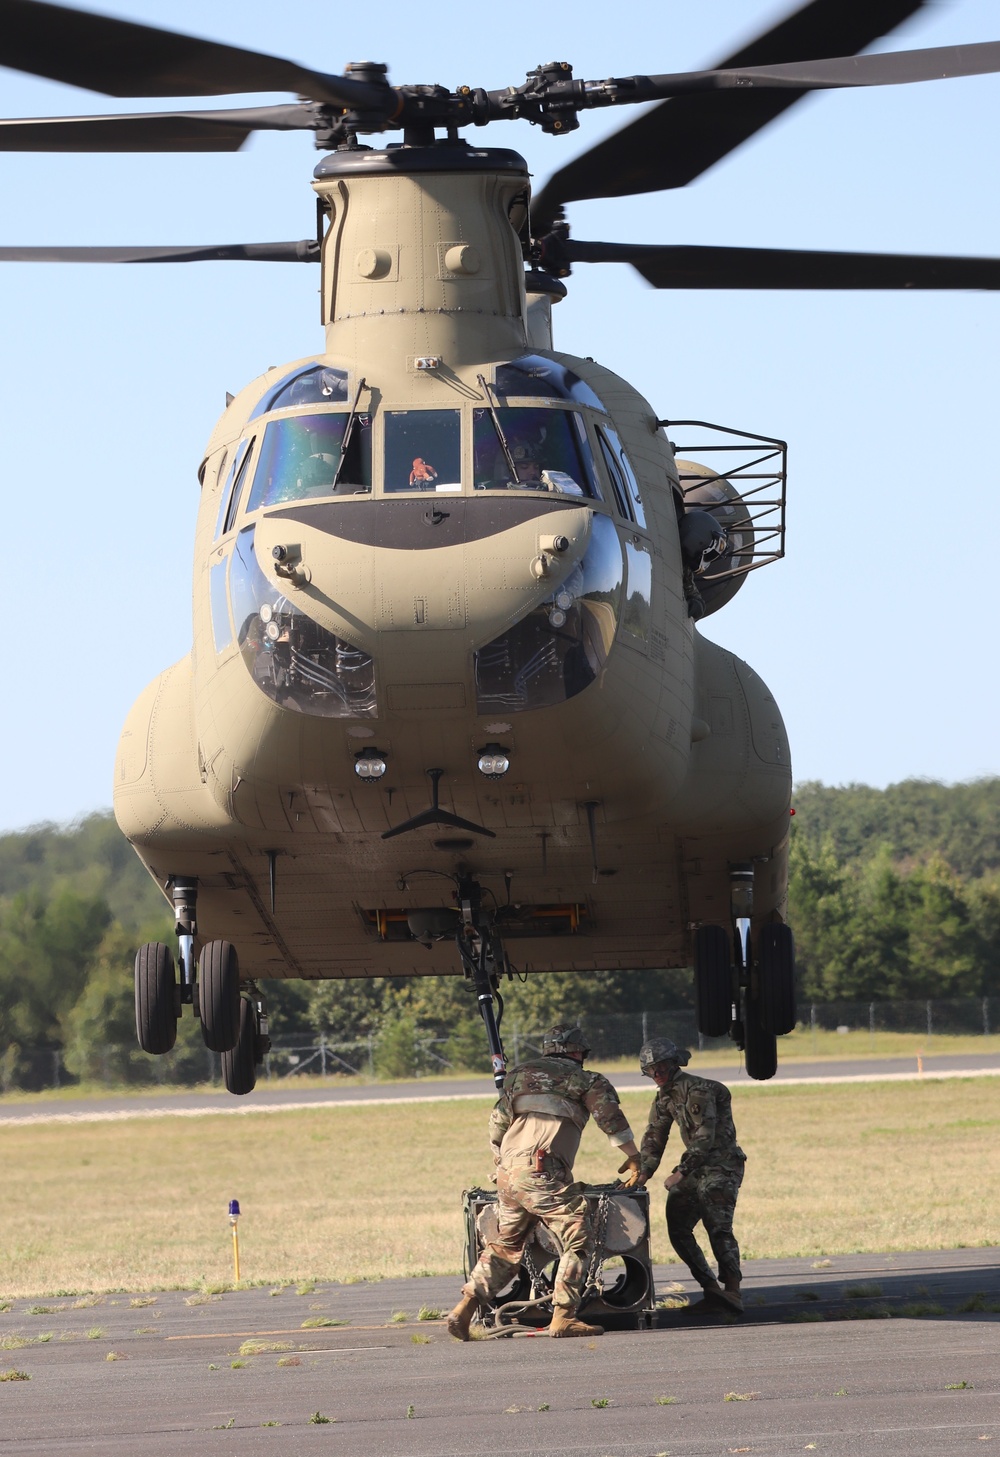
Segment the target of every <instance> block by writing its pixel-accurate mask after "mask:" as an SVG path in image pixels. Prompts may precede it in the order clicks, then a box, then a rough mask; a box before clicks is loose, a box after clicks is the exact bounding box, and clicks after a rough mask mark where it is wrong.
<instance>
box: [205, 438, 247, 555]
mask: <svg viewBox="0 0 1000 1457" xmlns="http://www.w3.org/2000/svg"><path fill="white" fill-rule="evenodd" d="M249 449H250V441H249V440H241V441H240V443H239V445H238V446H237V447H236V452H235V454H234V455H233V463H232V465H231V466H230V467H229V474H228V475H227V476H226V484H225V485H224V486H223V488H222V493H221V495H220V496H219V514H218V517H217V518H216V522H215V535H214V537H213V538H212V539H213V541H218V539H219V537H220V536H221V535H222V528H223V526H224V525H225V523H226V518H227V517H228V515H229V503H230V501H231V500H232V498H233V481H234V480H235V479H236V476H237V475H238V474H239V470H240V467H241V466H242V465H243V462H244V460H245V459H246V457H247V452H248V451H249Z"/></svg>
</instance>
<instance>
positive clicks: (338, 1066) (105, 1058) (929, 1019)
mask: <svg viewBox="0 0 1000 1457" xmlns="http://www.w3.org/2000/svg"><path fill="white" fill-rule="evenodd" d="M799 1018H800V1020H799V1026H798V1029H797V1034H793V1035H797V1039H798V1047H797V1050H798V1051H799V1053H800V1054H806V1055H808V1053H809V1051H810V1046H811V1044H812V1045H813V1046H815V1044H816V1042H817V1041H818V1037H819V1035H820V1034H825V1033H830V1032H833V1033H841V1034H847V1033H867V1034H868V1038H867V1039H859V1038H857V1037H855V1038H854V1039H853V1040H852V1042H851V1044H850V1050H851V1051H852V1053H864V1052H865V1051H867V1050H868V1046H870V1048H871V1050H873V1051H874V1050H875V1043H876V1039H877V1037H878V1034H879V1033H882V1032H889V1033H907V1034H912V1035H916V1036H919V1037H920V1038H921V1044H922V1049H923V1051H924V1052H925V1053H930V1052H932V1051H933V1045H934V1039H935V1038H936V1037H945V1036H964V1037H968V1036H976V1037H979V1036H982V1037H991V1036H994V1035H996V1034H998V1033H1000V997H964V998H956V999H954V1000H944V999H940V998H936V999H931V1000H922V1001H894V1002H817V1003H812V1004H806V1005H805V1006H800V1008H799ZM181 1026H182V1028H184V1029H186V1035H185V1036H184V1037H183V1038H181V1037H179V1038H178V1046H177V1047H176V1048H175V1049H174V1051H173V1052H170V1053H167V1054H166V1055H165V1056H163V1057H149V1056H147V1055H146V1054H145V1053H143V1052H140V1051H139V1050H138V1049H137V1048H136V1047H135V1046H134V1045H129V1046H123V1045H121V1044H111V1043H109V1044H107V1045H106V1046H100V1047H96V1048H94V1049H92V1051H91V1052H90V1054H89V1055H88V1059H87V1062H88V1074H87V1077H86V1078H85V1079H82V1080H81V1078H80V1077H78V1076H76V1075H74V1074H73V1073H71V1072H70V1071H69V1070H68V1069H67V1067H66V1062H65V1058H64V1054H63V1051H62V1049H60V1048H57V1047H52V1048H22V1047H18V1046H16V1045H14V1044H12V1045H11V1046H9V1047H7V1048H6V1049H5V1050H3V1051H0V1094H2V1093H7V1092H13V1091H41V1090H43V1089H50V1088H66V1087H72V1086H74V1085H77V1084H79V1083H80V1082H81V1081H85V1082H86V1083H88V1084H97V1085H103V1086H105V1087H119V1086H122V1085H131V1086H136V1085H139V1086H142V1085H145V1086H148V1087H159V1086H176V1087H192V1086H195V1085H197V1084H204V1083H206V1082H207V1083H211V1084H213V1085H221V1082H222V1066H221V1059H220V1058H219V1056H218V1054H217V1053H213V1052H209V1051H208V1049H207V1048H206V1047H205V1046H204V1045H203V1044H202V1043H201V1041H200V1037H199V1036H198V1032H197V1028H196V1027H195V1026H194V1025H193V1023H190V1022H182V1024H181ZM501 1030H502V1032H503V1036H504V1045H505V1047H506V1049H507V1055H508V1058H509V1059H510V1060H511V1061H512V1062H518V1061H520V1060H521V1059H522V1058H525V1057H533V1056H536V1055H537V1054H538V1053H539V1052H540V1051H541V1041H542V1036H543V1033H544V1029H540V1028H525V1027H523V1026H521V1025H519V1024H518V1023H517V1022H516V1021H515V1020H514V1019H513V1018H508V1019H507V1020H506V1021H505V1022H504V1024H503V1027H502V1029H501ZM586 1032H587V1037H588V1040H589V1042H590V1046H591V1061H592V1062H593V1063H597V1064H600V1063H609V1062H617V1061H620V1060H623V1059H634V1058H635V1056H636V1054H637V1052H638V1050H639V1047H640V1046H641V1044H642V1043H643V1042H645V1041H646V1039H647V1038H648V1037H653V1036H657V1037H669V1038H671V1039H672V1040H673V1041H674V1042H676V1043H677V1044H678V1045H679V1046H682V1047H691V1048H697V1049H698V1050H699V1051H704V1052H709V1053H711V1052H713V1051H716V1050H719V1051H721V1050H722V1049H729V1048H731V1047H732V1043H731V1042H730V1041H729V1039H728V1038H726V1037H715V1038H712V1037H703V1036H702V1035H701V1034H700V1033H699V1032H698V1028H697V1025H696V1022H695V1014H694V1009H693V1008H685V1007H681V1008H677V1009H676V1010H674V1011H668V1012H656V1013H652V1012H649V1013H647V1012H630V1013H618V1014H613V1015H608V1016H604V1017H593V1018H590V1019H588V1021H587V1024H586ZM810 1033H811V1034H813V1035H812V1038H810V1036H809V1034H810ZM866 1043H867V1044H868V1046H866ZM845 1050H846V1044H845ZM488 1069H489V1059H488V1056H487V1053H486V1038H485V1035H484V1034H483V1032H482V1029H481V1028H480V1027H479V1026H478V1024H475V1025H472V1026H471V1027H469V1028H466V1029H465V1031H464V1034H463V1035H462V1036H461V1037H456V1034H455V1032H454V1031H452V1032H451V1033H450V1034H449V1035H448V1036H442V1035H440V1032H439V1031H438V1030H436V1029H433V1028H425V1027H421V1026H419V1025H418V1024H416V1023H414V1022H412V1021H410V1020H408V1019H406V1018H393V1019H389V1020H388V1021H387V1022H386V1023H385V1024H384V1026H383V1027H382V1029H381V1030H380V1031H379V1032H377V1033H376V1032H373V1033H371V1034H369V1035H368V1036H366V1037H361V1038H356V1039H354V1040H353V1041H338V1040H334V1039H331V1038H328V1037H326V1036H325V1035H323V1034H322V1033H316V1032H314V1031H313V1030H312V1029H302V1030H301V1031H299V1032H286V1033H283V1034H282V1035H281V1036H278V1037H275V1038H274V1039H273V1042H272V1047H271V1051H270V1053H269V1055H268V1057H267V1058H266V1060H265V1065H264V1067H263V1069H262V1071H261V1076H262V1077H263V1078H264V1079H270V1080H271V1081H272V1082H281V1081H294V1079H296V1078H298V1077H303V1076H306V1077H308V1076H311V1075H312V1076H319V1077H327V1078H328V1077H333V1076H340V1077H346V1078H357V1079H359V1080H370V1079H376V1078H380V1077H381V1078H386V1079H388V1078H408V1077H417V1078H420V1077H424V1078H428V1077H431V1078H432V1077H434V1076H441V1075H442V1074H450V1073H455V1072H470V1073H474V1074H479V1073H485V1072H487V1071H488Z"/></svg>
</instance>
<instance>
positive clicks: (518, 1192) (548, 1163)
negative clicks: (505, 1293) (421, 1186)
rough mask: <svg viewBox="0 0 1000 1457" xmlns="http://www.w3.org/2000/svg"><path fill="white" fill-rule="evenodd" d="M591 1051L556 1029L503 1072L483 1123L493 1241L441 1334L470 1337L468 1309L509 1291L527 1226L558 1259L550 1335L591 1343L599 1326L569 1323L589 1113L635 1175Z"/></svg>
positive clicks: (628, 1138)
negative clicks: (554, 1245) (579, 1172)
mask: <svg viewBox="0 0 1000 1457" xmlns="http://www.w3.org/2000/svg"><path fill="white" fill-rule="evenodd" d="M589 1051H590V1049H589V1048H588V1046H587V1043H586V1040H585V1038H584V1035H583V1033H582V1031H581V1030H580V1028H579V1027H573V1026H569V1025H568V1024H562V1023H561V1024H559V1025H558V1026H556V1027H553V1028H552V1029H551V1030H550V1031H549V1032H548V1033H547V1034H546V1036H545V1040H544V1041H543V1043H542V1056H541V1057H536V1058H532V1059H531V1061H529V1062H522V1063H519V1064H518V1065H517V1066H516V1067H514V1068H511V1070H510V1071H509V1072H508V1074H507V1077H506V1079H505V1081H504V1085H503V1091H502V1092H501V1094H500V1097H499V1099H498V1101H497V1104H496V1106H495V1108H494V1109H493V1112H492V1113H491V1115H490V1143H491V1145H492V1147H493V1159H494V1162H495V1164H496V1166H497V1176H496V1177H497V1195H498V1202H497V1219H498V1226H499V1227H498V1229H497V1237H496V1239H495V1240H494V1241H493V1242H492V1243H491V1244H488V1245H487V1246H486V1248H485V1249H484V1250H483V1253H482V1255H481V1256H480V1259H479V1263H478V1264H477V1265H476V1267H475V1269H474V1270H473V1271H472V1274H471V1275H470V1276H469V1279H468V1282H467V1283H466V1284H465V1285H464V1286H463V1287H462V1298H461V1300H460V1301H459V1302H458V1304H457V1305H456V1306H455V1309H454V1310H453V1311H452V1312H451V1314H450V1315H449V1316H448V1330H449V1331H450V1332H451V1334H452V1335H453V1336H456V1337H457V1338H458V1339H459V1340H460V1341H467V1340H468V1339H469V1326H470V1323H471V1321H472V1317H473V1315H475V1313H476V1311H477V1309H479V1308H480V1306H481V1305H485V1304H487V1303H488V1302H490V1301H491V1300H492V1298H493V1297H494V1296H495V1295H496V1294H497V1293H498V1291H500V1290H502V1289H503V1287H504V1286H505V1285H509V1284H510V1282H511V1280H512V1279H513V1278H514V1276H515V1275H516V1273H517V1271H518V1268H519V1267H520V1264H521V1256H522V1254H523V1251H524V1246H525V1244H526V1242H527V1240H528V1236H529V1235H530V1234H531V1231H532V1229H533V1228H534V1227H535V1225H536V1224H539V1223H541V1224H544V1225H545V1227H546V1228H547V1229H550V1230H551V1231H552V1233H553V1234H554V1235H555V1236H556V1238H557V1240H558V1241H559V1244H560V1246H561V1248H562V1252H563V1253H562V1258H561V1259H560V1261H559V1266H558V1268H557V1270H556V1276H555V1285H554V1288H553V1292H552V1304H553V1307H554V1309H553V1314H552V1322H551V1324H550V1326H549V1335H550V1336H599V1335H603V1327H602V1326H598V1325H587V1324H586V1323H585V1322H584V1321H582V1320H578V1319H577V1318H576V1315H577V1311H578V1309H579V1307H580V1302H581V1300H582V1298H583V1290H584V1282H585V1281H586V1278H587V1270H588V1268H589V1265H590V1260H591V1256H592V1254H593V1249H594V1235H593V1230H592V1229H591V1224H590V1216H589V1213H588V1209H587V1200H586V1199H585V1197H584V1195H583V1192H582V1185H580V1184H577V1183H574V1182H573V1162H574V1160H575V1158H576V1154H577V1149H578V1148H579V1147H580V1135H581V1133H582V1132H583V1129H584V1127H585V1126H586V1124H587V1122H588V1121H589V1119H590V1117H591V1115H593V1118H594V1121H595V1122H596V1124H597V1126H598V1128H600V1129H601V1131H602V1132H603V1133H606V1134H607V1136H608V1138H609V1139H610V1140H611V1143H612V1144H613V1145H614V1147H615V1148H617V1149H619V1150H620V1151H621V1152H622V1153H624V1154H625V1155H627V1162H626V1164H625V1167H626V1168H628V1169H629V1170H631V1171H632V1172H633V1173H634V1174H635V1175H636V1176H638V1175H639V1173H640V1163H639V1150H638V1148H637V1147H636V1144H635V1139H634V1137H633V1134H632V1130H631V1128H630V1127H629V1125H628V1120H627V1119H626V1117H625V1114H624V1113H623V1112H622V1110H621V1106H620V1104H619V1101H618V1094H617V1093H616V1092H615V1090H614V1088H613V1087H612V1086H611V1084H610V1083H609V1082H608V1080H607V1078H605V1077H602V1076H601V1074H600V1073H594V1072H587V1071H586V1070H585V1069H584V1067H583V1061H584V1058H585V1057H586V1056H587V1055H588V1053H589Z"/></svg>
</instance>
